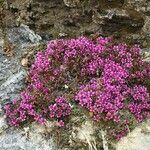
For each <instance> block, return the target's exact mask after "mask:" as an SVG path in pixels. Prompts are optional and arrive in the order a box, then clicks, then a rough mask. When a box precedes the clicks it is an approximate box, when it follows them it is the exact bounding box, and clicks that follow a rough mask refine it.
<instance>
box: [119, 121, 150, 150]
mask: <svg viewBox="0 0 150 150" xmlns="http://www.w3.org/2000/svg"><path fill="white" fill-rule="evenodd" d="M149 149H150V120H148V121H147V122H146V123H143V124H141V125H140V126H139V127H137V128H135V129H134V130H133V131H132V132H131V133H129V134H128V135H127V136H126V137H124V138H122V139H121V141H119V142H118V144H117V145H116V150H149Z"/></svg>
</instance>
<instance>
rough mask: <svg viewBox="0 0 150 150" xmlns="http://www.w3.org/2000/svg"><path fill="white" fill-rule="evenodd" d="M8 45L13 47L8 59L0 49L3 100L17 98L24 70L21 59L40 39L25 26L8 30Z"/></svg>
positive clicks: (0, 92)
mask: <svg viewBox="0 0 150 150" xmlns="http://www.w3.org/2000/svg"><path fill="white" fill-rule="evenodd" d="M6 38H7V40H8V43H11V45H12V46H13V47H14V48H12V49H11V51H13V53H14V55H13V56H12V57H8V56H7V54H5V52H4V50H3V49H4V45H1V47H0V62H1V63H0V68H1V70H0V97H1V99H3V100H7V99H13V98H16V97H18V93H19V92H20V90H21V89H22V88H23V82H24V78H25V76H26V70H25V68H23V67H22V66H21V64H20V60H21V57H22V56H23V55H24V53H25V52H27V50H28V49H29V48H30V47H32V46H35V45H37V44H39V42H40V40H41V37H40V36H39V35H36V34H34V32H33V31H32V30H30V29H29V28H28V27H27V26H25V25H21V26H20V27H16V28H11V29H8V30H7V32H6Z"/></svg>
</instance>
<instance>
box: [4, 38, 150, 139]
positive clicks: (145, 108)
mask: <svg viewBox="0 0 150 150" xmlns="http://www.w3.org/2000/svg"><path fill="white" fill-rule="evenodd" d="M140 52H141V49H140V48H139V46H137V45H134V46H127V45H126V44H124V43H119V44H115V43H114V42H113V40H112V39H111V38H103V37H99V38H97V39H96V40H91V39H89V38H86V37H80V38H77V39H71V40H52V41H50V42H49V43H48V46H47V49H46V50H45V51H40V52H38V53H37V55H36V58H35V62H34V63H33V65H32V66H31V69H30V71H29V77H28V78H29V85H28V87H27V88H26V89H25V90H24V91H23V92H22V93H21V100H20V101H13V103H12V104H7V105H6V106H5V112H6V115H7V119H8V122H9V124H10V125H13V126H16V125H19V124H21V123H23V122H25V121H26V120H29V119H32V120H35V121H37V122H38V123H40V124H45V122H46V120H48V119H56V120H57V121H58V125H59V126H64V120H65V118H66V117H68V116H69V115H70V114H71V109H74V107H73V105H74V103H78V104H79V105H81V107H83V108H85V109H86V110H88V111H89V112H90V114H92V117H93V119H94V120H95V121H97V122H101V121H103V122H111V123H113V124H115V125H116V126H118V125H121V126H123V128H122V130H121V131H120V132H119V133H120V135H117V138H119V137H122V136H124V135H125V134H126V133H127V132H128V130H127V125H128V126H130V120H129V115H126V112H130V113H131V114H132V115H133V116H134V117H135V119H136V120H137V122H141V121H143V120H144V119H145V118H147V117H149V116H150V94H149V93H150V87H148V81H149V79H150V64H149V63H146V62H144V61H143V60H142V58H141V55H140ZM71 105H72V107H71ZM114 135H116V134H115V133H114Z"/></svg>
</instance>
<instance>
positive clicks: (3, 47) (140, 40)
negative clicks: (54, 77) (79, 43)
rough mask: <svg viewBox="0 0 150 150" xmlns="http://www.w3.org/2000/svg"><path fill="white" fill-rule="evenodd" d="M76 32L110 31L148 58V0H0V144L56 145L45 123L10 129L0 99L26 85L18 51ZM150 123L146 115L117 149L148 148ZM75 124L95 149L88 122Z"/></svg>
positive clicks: (21, 147) (26, 149)
mask: <svg viewBox="0 0 150 150" xmlns="http://www.w3.org/2000/svg"><path fill="white" fill-rule="evenodd" d="M2 3H3V5H2ZM35 32H36V33H37V34H36V33H35ZM80 35H86V36H91V37H93V38H94V37H95V36H99V35H102V36H113V37H114V38H115V39H117V40H123V41H125V42H128V43H129V44H130V43H136V44H141V46H142V47H143V52H144V54H145V58H144V59H145V61H150V1H149V0H100V1H98V0H13V1H11V0H7V1H6V0H0V150H10V149H12V150H55V149H56V150H58V148H57V146H56V143H54V141H53V138H51V137H48V139H47V138H46V137H45V132H46V131H47V130H46V129H45V128H44V127H41V126H38V125H33V124H32V125H30V126H28V127H26V128H24V129H22V130H21V129H19V130H15V131H13V129H9V128H8V125H7V123H6V120H5V116H4V115H3V111H2V106H1V105H3V104H4V103H6V102H7V101H10V100H12V99H14V98H18V94H19V93H20V91H21V90H22V89H23V88H24V86H25V77H26V75H27V71H26V68H25V67H24V66H27V65H28V60H27V59H26V58H24V59H22V57H23V56H24V55H25V54H27V53H31V48H32V47H36V46H38V45H39V43H40V42H41V41H47V40H50V39H53V38H71V37H77V36H80ZM6 41H7V42H6ZM10 56H11V57H10ZM149 127H150V122H149V121H148V122H145V123H143V124H142V125H140V126H139V127H137V128H136V129H135V130H133V132H131V133H130V134H129V135H127V136H126V137H125V138H123V139H122V140H121V141H120V142H119V143H118V144H117V145H116V150H149V149H150V148H149V147H150V144H149V143H150V130H149ZM73 129H74V130H73V132H75V131H76V130H77V131H78V132H77V134H72V136H73V137H72V138H74V139H76V140H80V142H81V141H82V142H85V143H87V145H88V146H87V147H86V148H85V149H87V148H89V149H92V150H93V149H96V147H95V145H96V144H95V139H94V137H93V136H91V135H92V134H93V132H94V128H93V126H92V125H91V124H90V123H89V122H86V123H85V124H83V125H82V126H81V128H73ZM49 131H51V129H49ZM46 139H47V140H46ZM91 141H92V142H91ZM72 149H74V147H73V148H72ZM65 150H67V149H65ZM68 150H69V149H68Z"/></svg>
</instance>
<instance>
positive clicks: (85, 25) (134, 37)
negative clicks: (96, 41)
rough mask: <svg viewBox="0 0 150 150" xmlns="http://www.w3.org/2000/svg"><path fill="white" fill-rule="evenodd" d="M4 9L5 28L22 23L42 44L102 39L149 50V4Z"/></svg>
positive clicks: (138, 0)
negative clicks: (83, 37)
mask: <svg viewBox="0 0 150 150" xmlns="http://www.w3.org/2000/svg"><path fill="white" fill-rule="evenodd" d="M4 7H5V8H7V9H4V10H3V18H4V19H3V24H4V25H5V26H6V27H14V26H18V25H19V24H20V23H24V24H26V25H28V26H29V27H30V28H31V29H33V30H34V31H36V32H37V33H38V34H39V35H40V36H41V37H42V38H43V39H46V40H48V39H51V38H58V37H66V38H70V37H76V36H79V35H87V36H97V35H103V36H114V37H115V38H116V39H119V40H123V41H125V40H126V41H127V42H129V43H140V44H141V45H143V46H144V47H150V43H149V40H150V32H148V31H149V25H150V22H149V20H150V2H149V0H101V1H98V0H55V1H54V0H21V1H20V0H14V1H11V0H7V3H6V4H5V6H4ZM6 13H7V15H5V14H6ZM93 34H94V35H93Z"/></svg>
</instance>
